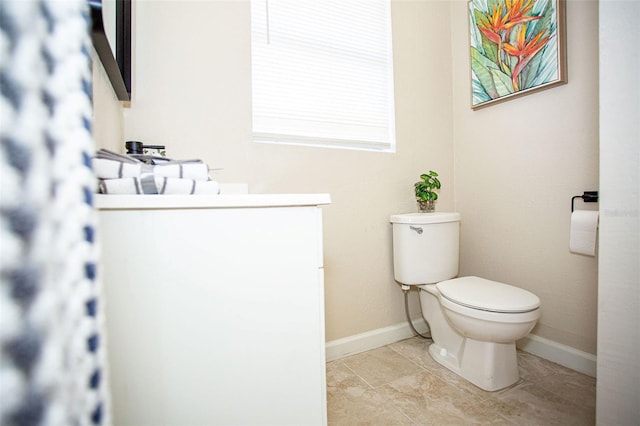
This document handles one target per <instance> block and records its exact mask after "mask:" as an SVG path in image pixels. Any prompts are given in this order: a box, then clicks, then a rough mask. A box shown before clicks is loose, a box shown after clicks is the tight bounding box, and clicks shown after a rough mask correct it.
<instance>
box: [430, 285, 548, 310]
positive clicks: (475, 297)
mask: <svg viewBox="0 0 640 426" xmlns="http://www.w3.org/2000/svg"><path fill="white" fill-rule="evenodd" d="M436 288H437V289H438V291H440V294H441V295H442V296H443V297H445V298H446V299H449V300H450V301H452V302H454V303H457V304H459V305H463V306H467V307H469V308H473V309H480V310H483V311H490V312H502V313H521V312H530V311H533V310H535V309H538V308H539V307H540V299H539V298H538V296H536V295H535V294H533V293H531V292H530V291H527V290H524V289H522V288H518V287H514V286H512V285H509V284H503V283H499V282H496V281H490V280H487V279H484V278H479V277H462V278H454V279H452V280H447V281H442V282H440V283H438V284H436Z"/></svg>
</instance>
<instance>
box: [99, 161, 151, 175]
mask: <svg viewBox="0 0 640 426" xmlns="http://www.w3.org/2000/svg"><path fill="white" fill-rule="evenodd" d="M92 163H93V170H94V171H95V173H96V176H97V177H98V178H100V179H117V178H128V177H138V176H140V174H141V173H142V163H125V162H122V161H114V160H106V159H104V158H94V159H93V161H92Z"/></svg>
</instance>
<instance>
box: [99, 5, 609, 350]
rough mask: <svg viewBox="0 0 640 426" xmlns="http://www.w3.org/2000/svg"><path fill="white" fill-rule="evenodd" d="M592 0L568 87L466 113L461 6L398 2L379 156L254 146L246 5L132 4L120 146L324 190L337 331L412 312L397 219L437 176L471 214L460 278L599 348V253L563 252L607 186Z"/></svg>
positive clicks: (445, 201)
mask: <svg viewBox="0 0 640 426" xmlns="http://www.w3.org/2000/svg"><path fill="white" fill-rule="evenodd" d="M594 4H595V3H594ZM594 4H591V3H585V4H582V3H581V2H570V4H569V7H568V15H569V40H570V41H569V51H570V55H569V72H570V74H569V78H570V84H569V85H566V86H563V87H561V88H557V89H553V90H550V91H545V92H542V93H539V94H535V95H531V96H527V97H525V98H522V99H519V100H513V101H510V102H507V103H504V104H502V105H497V106H494V107H490V108H487V109H485V110H482V111H477V112H472V111H471V110H470V109H469V106H468V104H469V81H468V71H467V70H468V60H467V54H468V45H467V21H466V1H454V2H451V1H418V0H396V1H394V2H393V10H392V15H393V25H394V31H393V42H394V49H395V52H394V53H395V59H394V62H395V70H394V72H395V80H396V127H397V145H398V148H397V152H396V153H394V154H385V153H374V152H362V151H349V150H340V149H320V148H308V147H292V146H276V145H262V144H254V143H252V142H251V140H250V139H251V98H250V94H251V93H250V83H251V77H250V54H251V51H250V22H249V3H248V1H181V2H171V1H149V0H138V1H137V2H136V9H135V11H134V14H135V24H134V25H135V35H134V44H135V46H134V50H135V58H134V64H133V66H134V72H133V75H134V81H133V99H132V104H131V108H130V109H125V110H124V138H123V139H122V141H124V140H129V139H136V140H142V141H144V142H145V143H149V144H151V143H153V144H164V145H166V146H167V152H168V155H169V156H171V157H174V158H193V157H199V158H202V159H204V160H205V161H206V162H208V163H209V164H210V166H212V167H223V168H224V170H223V171H221V172H219V173H217V174H215V175H214V178H215V179H217V180H219V181H220V182H248V183H249V185H250V191H251V192H256V193H259V192H327V193H330V194H331V197H332V200H333V203H332V204H331V205H330V206H327V207H325V208H324V218H325V287H326V326H327V340H329V341H330V340H335V339H339V338H342V337H346V336H351V335H354V334H357V333H361V332H365V331H370V330H375V329H378V328H381V327H385V326H389V325H394V324H397V323H401V322H403V321H404V307H403V299H402V293H401V291H400V290H399V289H398V286H397V285H396V284H395V282H394V280H393V269H392V254H391V227H390V225H389V223H388V217H389V215H390V214H393V213H400V212H407V211H413V210H415V209H416V206H415V202H414V200H413V194H412V184H413V182H415V181H416V180H417V177H418V176H419V174H420V173H422V172H425V171H428V170H429V169H433V170H437V171H438V172H439V173H440V174H441V177H442V181H443V185H444V187H443V190H442V191H441V199H440V201H439V203H438V206H437V209H438V210H440V211H447V210H453V209H454V208H455V209H457V210H459V211H461V212H462V216H463V228H462V241H461V243H462V246H461V251H462V255H461V268H462V271H461V272H463V273H464V274H477V275H481V276H484V277H487V278H493V279H498V280H503V281H505V282H510V283H513V284H515V285H519V286H522V287H524V288H528V289H530V290H532V291H534V292H536V293H537V294H538V295H539V296H540V297H541V298H542V302H543V318H542V319H541V323H540V325H539V326H538V328H537V329H536V332H537V333H538V334H540V335H541V336H543V337H548V338H550V339H552V340H556V341H558V342H560V343H565V344H568V345H571V346H573V347H576V348H578V349H582V350H586V351H588V352H591V353H595V346H594V345H595V317H596V314H595V280H596V270H595V267H596V266H595V260H594V259H592V258H583V257H580V256H575V255H570V254H569V253H568V251H567V245H568V225H569V211H568V209H569V200H570V196H571V195H575V194H578V193H581V192H582V191H583V190H587V189H592V188H597V183H598V182H597V176H598V170H597V156H598V152H597V73H596V70H597V48H596V47H594V46H597V30H596V25H597V13H596V7H595V6H594ZM592 43H593V44H592ZM452 52H453V53H454V55H453V56H452ZM569 112H571V115H569ZM97 119H98V120H97V121H99V117H97ZM531 123H535V124H536V131H535V134H534V133H533V132H529V133H530V135H529V136H527V134H526V132H524V131H523V130H526V129H528V128H529V127H530V126H531ZM496 128H499V129H500V130H501V132H500V133H498V132H497V131H496ZM512 133H513V134H512ZM515 135H518V136H517V137H516V136H515ZM99 143H100V142H99ZM120 145H121V148H120V150H122V148H123V142H122V143H121V144H120ZM454 159H455V162H454ZM454 175H455V192H454ZM412 296H415V294H414V295H412ZM291 297H295V289H292V292H291ZM411 309H412V310H413V311H414V312H416V311H417V310H418V306H417V301H416V298H415V297H413V299H412V306H411Z"/></svg>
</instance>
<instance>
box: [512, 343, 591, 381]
mask: <svg viewBox="0 0 640 426" xmlns="http://www.w3.org/2000/svg"><path fill="white" fill-rule="evenodd" d="M516 346H517V347H518V349H521V350H523V351H525V352H529V353H530V354H533V355H537V356H539V357H540V358H544V359H546V360H548V361H551V362H555V363H556V364H560V365H562V366H565V367H567V368H570V369H572V370H575V371H578V372H580V373H583V374H586V375H588V376H591V377H596V365H597V363H596V359H597V358H596V356H595V355H592V354H590V353H587V352H583V351H581V350H578V349H575V348H572V347H571V346H567V345H563V344H561V343H557V342H554V341H553V340H549V339H545V338H544V337H540V336H536V335H535V334H530V335H528V336H527V337H525V338H523V339H520V340H518V341H517V342H516Z"/></svg>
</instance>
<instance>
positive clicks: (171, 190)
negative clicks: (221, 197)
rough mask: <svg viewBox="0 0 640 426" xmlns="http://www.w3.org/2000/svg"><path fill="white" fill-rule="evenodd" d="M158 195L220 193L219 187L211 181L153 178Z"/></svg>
mask: <svg viewBox="0 0 640 426" xmlns="http://www.w3.org/2000/svg"><path fill="white" fill-rule="evenodd" d="M155 181H156V188H157V190H158V194H196V195H197V194H208V195H217V194H219V193H220V185H219V184H218V182H216V181H213V180H207V181H205V180H194V179H180V178H171V177H162V176H157V175H156V176H155Z"/></svg>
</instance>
